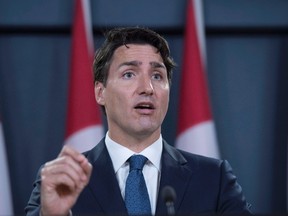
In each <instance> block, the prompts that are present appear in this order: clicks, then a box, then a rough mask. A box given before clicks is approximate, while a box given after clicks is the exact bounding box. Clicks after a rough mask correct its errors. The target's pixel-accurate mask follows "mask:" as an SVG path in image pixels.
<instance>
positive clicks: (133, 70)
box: [95, 44, 170, 139]
mask: <svg viewBox="0 0 288 216" xmlns="http://www.w3.org/2000/svg"><path fill="white" fill-rule="evenodd" d="M127 46H128V47H126V46H124V45H123V46H120V47H119V48H117V49H116V50H115V52H114V55H113V57H112V62H111V65H110V68H109V75H108V79H107V83H106V86H105V87H104V86H103V84H102V83H96V85H95V95H96V100H97V102H98V103H99V104H100V105H103V106H105V110H106V114H107V120H108V127H109V133H110V135H112V136H114V137H115V136H117V137H118V138H120V139H121V138H123V137H125V136H133V137H145V136H147V135H148V136H150V135H155V136H156V137H157V136H159V135H160V132H161V124H162V122H163V120H164V117H165V115H166V113H167V109H168V103H169V91H170V87H169V83H168V78H167V70H166V67H165V65H164V63H163V59H162V57H161V55H160V54H159V53H158V52H157V49H156V48H155V47H153V46H150V45H137V44H128V45H127ZM119 136H122V137H119Z"/></svg>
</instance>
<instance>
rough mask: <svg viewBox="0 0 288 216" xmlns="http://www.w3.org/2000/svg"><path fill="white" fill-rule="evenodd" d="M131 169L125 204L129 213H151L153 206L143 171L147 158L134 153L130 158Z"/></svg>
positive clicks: (127, 181) (127, 182)
mask: <svg viewBox="0 0 288 216" xmlns="http://www.w3.org/2000/svg"><path fill="white" fill-rule="evenodd" d="M128 161H129V163H130V171H129V175H128V177H127V180H126V187H125V204H126V208H127V211H128V214H129V215H151V206H150V201H149V195H148V191H147V188H146V183H145V180H144V176H143V173H142V169H143V166H144V164H145V163H146V161H147V158H146V157H144V156H143V155H133V156H131V157H130V158H129V159H128Z"/></svg>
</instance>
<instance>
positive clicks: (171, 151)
mask: <svg viewBox="0 0 288 216" xmlns="http://www.w3.org/2000/svg"><path fill="white" fill-rule="evenodd" d="M161 163H162V167H161V180H160V187H159V195H158V200H157V209H156V214H157V215H165V214H167V208H166V205H165V203H164V201H163V198H162V195H161V192H162V189H163V187H165V186H167V185H169V186H171V187H172V188H174V189H175V192H176V196H177V198H176V201H175V203H174V207H175V211H176V212H177V209H179V207H180V205H181V201H182V199H183V196H184V194H185V191H186V188H187V186H188V183H189V181H190V179H191V176H192V170H191V168H188V166H187V165H186V164H187V161H186V159H185V158H184V157H183V156H182V154H181V153H180V152H179V151H178V150H176V149H175V148H174V147H172V146H170V145H168V144H167V143H166V142H165V141H164V146H163V152H162V159H161ZM192 169H193V168H192Z"/></svg>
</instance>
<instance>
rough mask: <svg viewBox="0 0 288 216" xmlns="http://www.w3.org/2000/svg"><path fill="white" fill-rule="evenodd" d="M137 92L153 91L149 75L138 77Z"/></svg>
mask: <svg viewBox="0 0 288 216" xmlns="http://www.w3.org/2000/svg"><path fill="white" fill-rule="evenodd" d="M138 92H139V94H145V95H152V94H153V93H154V86H153V83H152V80H151V77H142V78H141V79H139V87H138Z"/></svg>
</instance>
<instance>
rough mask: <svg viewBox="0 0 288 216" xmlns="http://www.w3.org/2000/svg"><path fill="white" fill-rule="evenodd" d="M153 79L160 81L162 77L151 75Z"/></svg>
mask: <svg viewBox="0 0 288 216" xmlns="http://www.w3.org/2000/svg"><path fill="white" fill-rule="evenodd" d="M153 79H155V80H161V79H162V75H161V74H154V75H153Z"/></svg>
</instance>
